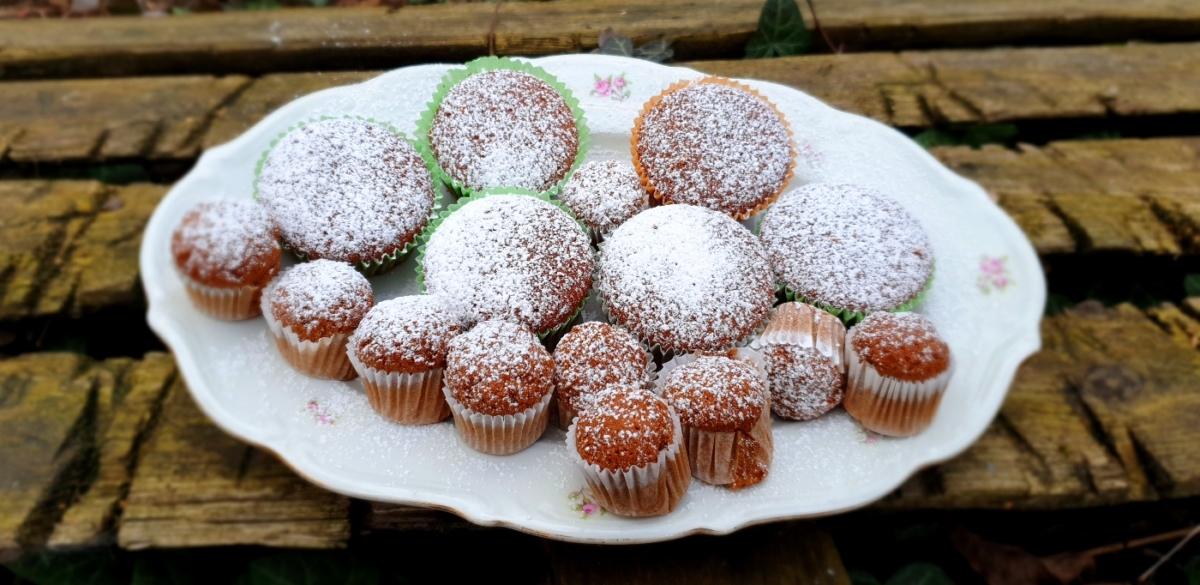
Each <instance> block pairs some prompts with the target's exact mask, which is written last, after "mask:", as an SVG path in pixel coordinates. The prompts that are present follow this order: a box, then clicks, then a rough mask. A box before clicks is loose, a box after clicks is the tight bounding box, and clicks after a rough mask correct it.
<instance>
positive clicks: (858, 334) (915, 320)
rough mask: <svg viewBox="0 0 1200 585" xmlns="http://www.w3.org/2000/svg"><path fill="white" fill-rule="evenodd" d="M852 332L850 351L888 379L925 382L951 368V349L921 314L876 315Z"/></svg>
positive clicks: (869, 316)
mask: <svg viewBox="0 0 1200 585" xmlns="http://www.w3.org/2000/svg"><path fill="white" fill-rule="evenodd" d="M851 331H852V332H853V333H854V335H853V336H847V339H848V340H851V342H850V344H849V345H850V346H851V347H848V348H847V349H849V350H853V351H855V352H857V353H858V355H859V357H860V358H862V360H863V361H865V362H867V363H869V364H871V365H872V366H874V367H875V369H876V370H878V371H879V373H880V374H883V375H885V376H890V377H893V378H899V379H901V380H905V381H924V380H927V379H929V378H932V377H934V376H936V375H938V374H940V373H942V372H944V371H946V369H947V368H949V367H950V348H949V347H948V346H947V345H946V342H944V341H942V339H941V337H939V336H938V332H937V328H936V327H934V325H933V322H932V321H930V320H929V319H926V318H925V317H924V316H922V315H919V314H917V313H873V314H871V315H868V316H867V318H866V319H863V321H862V323H859V324H858V325H856V326H854V328H853V329H851Z"/></svg>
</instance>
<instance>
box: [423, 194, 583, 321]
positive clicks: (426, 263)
mask: <svg viewBox="0 0 1200 585" xmlns="http://www.w3.org/2000/svg"><path fill="white" fill-rule="evenodd" d="M440 222H441V223H440V224H439V225H437V227H436V228H435V229H434V230H433V233H432V234H431V235H429V236H428V240H427V241H426V243H425V245H424V247H423V248H422V251H421V258H420V262H421V271H422V273H423V276H422V278H423V279H424V287H425V288H424V289H425V291H426V292H428V293H430V294H436V295H439V296H441V297H442V298H443V299H445V301H446V303H447V305H448V306H449V307H450V309H451V310H452V311H454V313H455V315H456V316H457V317H458V318H459V320H461V321H462V322H463V323H464V324H466V325H468V326H469V325H471V324H474V323H477V322H480V321H486V320H489V319H504V320H508V321H512V322H514V323H520V324H522V325H524V326H526V327H528V328H529V329H530V330H531V331H533V332H535V333H538V334H542V335H545V334H546V333H548V332H549V331H551V330H552V329H555V328H557V327H561V326H562V325H564V324H566V323H567V322H568V321H569V320H570V319H571V317H572V316H574V315H575V314H576V312H577V311H578V310H579V308H580V307H582V306H583V302H584V301H585V300H587V295H588V290H589V289H590V287H591V286H592V270H593V261H592V258H593V256H592V248H591V245H590V244H589V243H588V237H587V234H585V233H584V232H583V229H581V228H580V227H579V224H578V223H576V222H575V220H574V219H572V218H571V216H570V215H568V214H567V213H566V212H565V211H563V210H562V209H559V208H558V207H556V206H555V205H554V204H553V203H550V202H549V201H546V200H543V199H540V198H538V197H533V196H530V195H519V194H503V193H501V194H478V195H475V196H473V197H472V198H470V199H466V200H464V203H463V204H462V206H461V207H459V208H458V209H457V210H455V211H452V212H450V213H448V214H447V215H445V216H443V219H441V220H440Z"/></svg>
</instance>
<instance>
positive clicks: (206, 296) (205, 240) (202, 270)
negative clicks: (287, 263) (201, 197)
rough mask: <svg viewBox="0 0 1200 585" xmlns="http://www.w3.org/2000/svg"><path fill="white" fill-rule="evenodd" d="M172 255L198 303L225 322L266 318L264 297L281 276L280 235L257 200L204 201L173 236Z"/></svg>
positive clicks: (189, 295) (191, 294) (193, 210)
mask: <svg viewBox="0 0 1200 585" xmlns="http://www.w3.org/2000/svg"><path fill="white" fill-rule="evenodd" d="M171 255H172V256H174V258H175V266H176V267H177V268H178V269H179V272H180V274H181V275H182V276H183V284H184V287H185V289H186V290H187V293H188V297H189V298H191V300H192V304H194V305H195V306H196V308H197V309H200V311H201V312H203V313H205V314H206V315H208V316H210V317H213V318H216V319H222V320H225V321H238V320H242V319H249V318H251V317H256V316H258V315H260V314H262V309H261V308H260V307H259V297H260V296H261V295H262V290H263V288H264V287H266V286H267V283H268V282H270V281H271V279H272V278H274V277H275V275H276V274H278V273H279V262H280V256H281V253H280V251H279V231H278V230H277V229H275V226H274V225H273V224H272V223H271V220H270V218H268V217H267V212H266V210H265V209H263V208H262V206H260V205H257V204H255V203H254V202H252V201H234V200H228V199H224V200H220V201H211V202H207V203H201V204H199V205H197V206H196V207H194V208H192V210H191V211H189V212H187V214H186V215H184V216H183V221H181V222H180V223H179V227H177V228H176V229H175V233H174V234H173V235H172V236H171Z"/></svg>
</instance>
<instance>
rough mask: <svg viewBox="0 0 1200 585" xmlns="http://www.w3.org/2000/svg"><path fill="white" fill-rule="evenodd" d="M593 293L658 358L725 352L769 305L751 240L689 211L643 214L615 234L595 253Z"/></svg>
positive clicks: (767, 273)
mask: <svg viewBox="0 0 1200 585" xmlns="http://www.w3.org/2000/svg"><path fill="white" fill-rule="evenodd" d="M596 290H597V292H599V293H600V295H601V296H602V297H603V301H604V309H605V311H606V312H608V314H609V316H610V318H611V320H613V321H615V322H617V323H620V324H621V325H624V326H625V328H627V329H628V330H629V331H630V332H632V333H633V334H634V335H636V336H638V338H640V339H641V340H642V341H644V342H645V343H646V344H647V345H650V346H652V347H654V348H657V349H658V350H659V351H660V352H661V353H662V354H663V355H664V356H667V355H671V354H674V353H690V352H697V351H724V350H727V349H729V348H731V347H733V346H734V345H735V344H737V343H739V342H740V341H742V340H743V339H745V338H746V337H748V336H749V335H750V334H751V333H753V332H754V331H755V330H756V329H757V328H758V327H759V326H760V325H761V324H762V322H763V319H765V318H766V316H767V311H769V310H770V309H771V305H772V304H774V301H775V294H774V283H773V280H772V277H771V269H770V266H769V265H768V264H767V261H766V258H765V256H764V255H763V252H762V247H761V246H760V245H759V243H758V239H757V238H755V237H754V235H753V234H751V233H750V232H749V231H747V230H746V228H744V227H742V226H741V225H740V224H738V223H737V222H736V221H734V220H732V219H730V218H729V216H727V215H724V214H722V213H719V212H716V211H712V210H710V209H705V208H702V207H695V206H692V205H666V206H662V207H655V208H651V209H648V210H646V211H643V212H642V213H639V214H637V215H636V216H634V217H633V219H631V220H629V221H627V222H625V223H624V224H622V225H621V227H619V228H617V229H616V231H614V232H613V233H612V234H611V235H610V236H609V237H608V238H607V239H605V241H604V244H603V245H602V246H601V248H600V260H599V262H598V270H597V276H596Z"/></svg>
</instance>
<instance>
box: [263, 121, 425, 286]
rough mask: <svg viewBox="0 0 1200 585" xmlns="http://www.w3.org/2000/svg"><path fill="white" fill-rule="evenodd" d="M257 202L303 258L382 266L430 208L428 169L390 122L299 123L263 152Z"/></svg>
mask: <svg viewBox="0 0 1200 585" xmlns="http://www.w3.org/2000/svg"><path fill="white" fill-rule="evenodd" d="M256 188H257V194H258V200H259V201H260V202H262V203H263V205H265V206H266V208H267V210H268V212H269V213H270V214H271V219H272V220H274V221H275V223H276V224H278V225H279V228H280V230H281V231H282V235H283V244H284V246H286V247H287V248H289V249H290V250H292V251H294V252H295V253H296V254H297V255H299V256H300V257H301V258H305V259H316V258H325V259H329V260H336V261H338V262H346V263H349V264H354V265H355V266H356V267H357V268H359V269H360V270H362V271H363V272H364V273H366V274H367V275H368V276H370V275H373V274H378V273H380V272H383V271H386V270H388V269H390V268H392V267H393V266H395V264H396V263H397V262H398V261H399V260H400V258H401V256H403V255H404V253H405V251H406V250H407V247H408V246H409V245H410V244H413V243H414V241H415V239H416V237H417V235H418V234H419V233H420V232H421V229H422V228H424V227H425V224H426V223H427V222H428V221H429V216H430V215H431V213H432V212H433V207H434V203H435V196H434V191H433V179H432V177H431V176H430V174H429V168H428V167H427V166H426V164H425V161H424V159H422V158H421V156H420V155H419V154H417V151H416V149H415V148H413V146H412V145H411V144H409V143H408V141H407V140H405V139H404V138H403V137H402V136H398V135H396V134H394V133H393V132H392V130H391V129H389V128H388V127H387V126H384V125H381V124H377V123H374V122H368V121H363V120H357V119H348V118H346V119H328V120H323V121H320V122H314V123H312V124H307V125H303V126H299V127H298V128H296V129H294V130H292V131H290V132H288V133H287V134H286V135H284V136H283V137H282V138H280V139H279V141H278V144H276V145H275V146H274V147H273V148H272V149H271V150H270V151H269V152H268V153H267V155H266V158H265V160H264V161H263V162H262V167H261V170H260V172H259V175H258V182H257V184H256Z"/></svg>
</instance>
